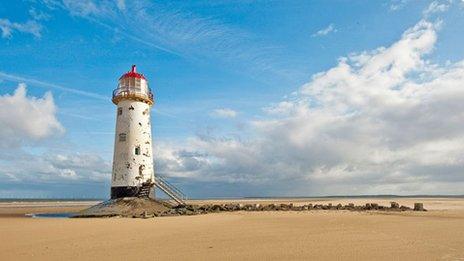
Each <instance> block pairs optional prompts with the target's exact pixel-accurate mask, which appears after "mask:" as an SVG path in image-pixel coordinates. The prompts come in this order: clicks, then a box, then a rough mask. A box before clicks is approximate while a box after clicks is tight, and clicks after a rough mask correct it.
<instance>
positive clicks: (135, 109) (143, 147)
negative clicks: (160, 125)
mask: <svg viewBox="0 0 464 261" xmlns="http://www.w3.org/2000/svg"><path fill="white" fill-rule="evenodd" d="M118 108H122V115H118V109H116V134H115V141H114V158H113V175H112V179H111V180H112V182H111V186H112V187H122V186H124V187H125V186H139V185H140V184H141V183H142V182H145V181H147V180H149V179H151V180H152V181H154V171H153V154H152V144H151V142H152V140H151V126H150V106H149V105H148V104H146V103H144V102H139V101H133V100H122V101H121V102H119V103H118ZM122 133H125V134H126V141H120V140H119V135H120V134H122ZM136 146H140V155H136V154H135V147H136ZM141 166H143V167H142V168H143V170H141V169H140V167H141Z"/></svg>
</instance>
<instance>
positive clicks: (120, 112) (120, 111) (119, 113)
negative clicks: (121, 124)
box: [118, 107, 122, 116]
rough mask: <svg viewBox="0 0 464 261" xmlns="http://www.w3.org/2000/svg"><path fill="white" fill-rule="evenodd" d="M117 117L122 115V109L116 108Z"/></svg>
mask: <svg viewBox="0 0 464 261" xmlns="http://www.w3.org/2000/svg"><path fill="white" fill-rule="evenodd" d="M119 115H122V108H121V107H119V108H118V116H119Z"/></svg>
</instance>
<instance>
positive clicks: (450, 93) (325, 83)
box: [157, 20, 464, 195]
mask: <svg viewBox="0 0 464 261" xmlns="http://www.w3.org/2000/svg"><path fill="white" fill-rule="evenodd" d="M437 30H438V26H437V24H434V23H431V22H428V21H425V20H422V21H420V22H418V23H417V24H416V25H414V26H413V27H411V28H409V29H408V30H406V31H405V32H404V33H403V35H402V36H401V38H400V39H399V40H398V41H396V42H395V43H393V44H391V45H390V46H388V47H380V48H377V49H375V50H371V51H365V52H361V53H355V54H350V55H348V56H347V57H342V58H340V59H339V61H338V64H337V65H336V66H334V67H333V68H330V69H328V70H327V71H324V72H320V73H318V74H315V75H313V77H312V79H311V81H310V82H308V83H307V84H305V85H304V86H302V87H301V89H300V90H299V92H298V94H297V95H296V96H295V97H293V98H292V99H289V100H284V101H282V102H279V103H277V104H275V105H272V106H269V107H267V108H265V111H266V112H267V113H268V115H267V119H266V120H255V121H252V122H251V123H250V124H251V125H252V126H253V130H254V135H252V136H251V137H247V138H246V139H245V138H241V139H239V138H214V137H201V138H196V139H190V140H189V141H188V142H187V143H186V144H185V145H183V146H174V147H173V146H171V147H169V148H166V147H165V148H157V151H158V152H160V153H159V154H158V155H159V156H160V157H159V158H158V160H159V161H160V164H159V165H158V167H160V169H161V170H162V171H164V172H166V173H169V174H171V173H172V174H173V175H175V176H178V177H182V176H188V177H191V178H193V179H198V180H213V181H222V182H233V183H247V184H257V185H261V186H262V187H261V190H260V191H261V192H263V193H264V192H265V191H266V188H272V189H274V188H275V187H279V186H284V185H285V184H292V188H293V189H292V190H290V191H286V192H284V191H273V194H274V195H276V194H279V195H282V194H285V195H317V194H370V193H372V194H379V193H380V194H382V193H385V194H420V193H462V185H463V184H464V175H463V173H462V172H463V170H464V156H463V154H462V151H464V143H463V141H464V102H463V101H464V88H463V86H464V60H463V61H459V62H456V63H454V64H448V65H445V66H441V65H437V64H433V63H432V62H431V61H429V60H427V55H428V54H429V53H431V52H432V51H433V49H434V47H435V44H436V41H437Z"/></svg>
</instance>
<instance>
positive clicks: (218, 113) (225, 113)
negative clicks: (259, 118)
mask: <svg viewBox="0 0 464 261" xmlns="http://www.w3.org/2000/svg"><path fill="white" fill-rule="evenodd" d="M211 116H213V117H218V118H235V117H236V116H237V112H236V111H234V110H232V109H228V108H222V109H216V110H214V111H213V112H212V113H211Z"/></svg>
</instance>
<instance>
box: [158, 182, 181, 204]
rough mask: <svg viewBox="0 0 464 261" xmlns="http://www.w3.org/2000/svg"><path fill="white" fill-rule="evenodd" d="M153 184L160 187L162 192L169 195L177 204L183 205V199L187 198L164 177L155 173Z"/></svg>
mask: <svg viewBox="0 0 464 261" xmlns="http://www.w3.org/2000/svg"><path fill="white" fill-rule="evenodd" d="M155 186H156V187H157V188H159V189H161V190H162V191H163V192H164V193H166V195H168V196H169V197H171V198H172V199H173V200H174V201H176V202H177V203H178V204H180V205H185V200H187V197H186V196H185V194H184V193H182V191H180V190H179V189H178V188H176V187H175V186H174V185H172V184H171V183H169V182H168V181H167V180H166V179H165V178H163V177H161V176H159V175H156V176H155Z"/></svg>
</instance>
